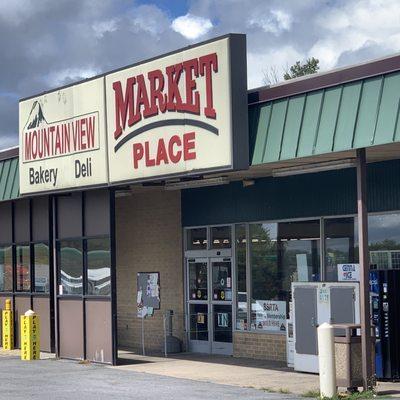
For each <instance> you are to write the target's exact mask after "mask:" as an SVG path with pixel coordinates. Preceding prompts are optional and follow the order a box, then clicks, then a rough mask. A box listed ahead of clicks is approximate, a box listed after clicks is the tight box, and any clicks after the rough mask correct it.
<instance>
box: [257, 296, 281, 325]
mask: <svg viewBox="0 0 400 400" xmlns="http://www.w3.org/2000/svg"><path fill="white" fill-rule="evenodd" d="M254 312H255V313H256V329H262V330H266V331H277V332H278V331H279V332H285V331H286V301H277V300H256V302H255V304H253V308H252V313H254Z"/></svg>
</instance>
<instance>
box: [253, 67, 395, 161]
mask: <svg viewBox="0 0 400 400" xmlns="http://www.w3.org/2000/svg"><path fill="white" fill-rule="evenodd" d="M399 109H400V72H395V73H391V74H386V75H380V76H377V77H373V78H367V79H363V80H358V81H355V82H350V83H345V84H342V85H338V86H334V87H330V88H326V89H321V90H316V91H312V92H308V93H304V94H301V95H297V96H292V97H286V98H283V99H278V100H272V101H270V102H267V103H264V104H261V105H252V106H250V139H251V141H252V143H253V149H254V150H253V154H252V155H251V164H252V165H257V164H264V163H269V162H276V161H280V160H289V159H294V158H298V157H306V156H313V155H318V154H324V153H330V152H336V151H344V150H352V149H356V148H361V147H369V146H374V145H378V144H388V143H392V142H399V141H400V126H399Z"/></svg>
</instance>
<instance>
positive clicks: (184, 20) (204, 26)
mask: <svg viewBox="0 0 400 400" xmlns="http://www.w3.org/2000/svg"><path fill="white" fill-rule="evenodd" d="M212 27H213V24H212V22H211V21H210V20H209V19H208V18H203V17H197V16H196V15H191V14H186V15H182V16H180V17H178V18H175V19H174V20H173V21H172V24H171V28H172V29H173V30H174V31H175V32H178V33H180V34H181V35H182V36H184V37H185V38H186V39H190V40H195V39H198V38H199V37H201V36H203V35H205V34H206V33H207V32H209V31H210V29H211V28H212Z"/></svg>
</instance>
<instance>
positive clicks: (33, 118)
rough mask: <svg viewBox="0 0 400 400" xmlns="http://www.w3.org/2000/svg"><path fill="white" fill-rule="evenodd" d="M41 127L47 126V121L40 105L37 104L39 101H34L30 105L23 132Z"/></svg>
mask: <svg viewBox="0 0 400 400" xmlns="http://www.w3.org/2000/svg"><path fill="white" fill-rule="evenodd" d="M43 125H47V121H46V118H45V117H44V115H43V110H42V106H41V104H40V103H39V101H37V100H36V101H35V102H34V103H33V105H32V108H31V112H30V113H29V117H28V121H27V123H26V125H25V128H24V131H27V130H30V129H35V128H39V127H40V126H43Z"/></svg>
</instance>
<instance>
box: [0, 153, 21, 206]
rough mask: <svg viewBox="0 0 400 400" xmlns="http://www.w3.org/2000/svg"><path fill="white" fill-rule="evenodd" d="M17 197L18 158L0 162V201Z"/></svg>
mask: <svg viewBox="0 0 400 400" xmlns="http://www.w3.org/2000/svg"><path fill="white" fill-rule="evenodd" d="M18 196H19V174H18V157H16V158H11V159H8V160H1V161H0V201H5V200H12V199H16V198H17V197H18Z"/></svg>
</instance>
